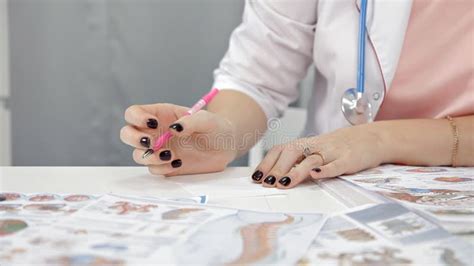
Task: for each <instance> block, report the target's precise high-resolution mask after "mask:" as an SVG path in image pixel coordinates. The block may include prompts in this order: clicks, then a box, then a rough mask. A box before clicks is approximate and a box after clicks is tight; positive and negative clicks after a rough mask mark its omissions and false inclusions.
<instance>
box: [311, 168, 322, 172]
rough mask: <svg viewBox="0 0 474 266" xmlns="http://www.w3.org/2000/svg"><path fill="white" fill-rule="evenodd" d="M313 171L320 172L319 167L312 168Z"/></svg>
mask: <svg viewBox="0 0 474 266" xmlns="http://www.w3.org/2000/svg"><path fill="white" fill-rule="evenodd" d="M313 171H315V172H316V173H320V172H321V168H319V167H316V168H313Z"/></svg>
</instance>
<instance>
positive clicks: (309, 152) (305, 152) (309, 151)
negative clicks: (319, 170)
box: [303, 147, 326, 165]
mask: <svg viewBox="0 0 474 266" xmlns="http://www.w3.org/2000/svg"><path fill="white" fill-rule="evenodd" d="M311 155H318V156H319V157H321V161H322V164H321V165H325V164H326V160H325V158H324V155H323V154H322V153H321V152H319V151H315V152H311V150H310V149H309V148H308V147H306V148H304V149H303V156H304V158H306V157H309V156H311Z"/></svg>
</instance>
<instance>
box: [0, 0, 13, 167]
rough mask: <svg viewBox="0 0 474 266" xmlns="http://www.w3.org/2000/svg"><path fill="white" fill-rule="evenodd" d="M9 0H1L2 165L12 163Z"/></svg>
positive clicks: (0, 112) (0, 157) (0, 89)
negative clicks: (9, 99) (8, 107)
mask: <svg viewBox="0 0 474 266" xmlns="http://www.w3.org/2000/svg"><path fill="white" fill-rule="evenodd" d="M8 42H9V39H8V17H7V0H0V166H4V165H10V164H11V148H10V147H11V146H10V110H8V109H7V104H6V101H7V99H8V97H9V96H10V80H9V53H8V51H9V48H8Z"/></svg>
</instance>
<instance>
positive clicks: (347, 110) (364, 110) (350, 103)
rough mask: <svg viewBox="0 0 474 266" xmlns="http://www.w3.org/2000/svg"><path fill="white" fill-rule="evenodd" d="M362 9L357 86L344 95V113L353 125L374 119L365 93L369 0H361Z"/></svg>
mask: <svg viewBox="0 0 474 266" xmlns="http://www.w3.org/2000/svg"><path fill="white" fill-rule="evenodd" d="M360 9H361V10H360V17H359V51H358V62H357V88H355V89H354V88H350V89H347V90H346V91H345V92H344V94H343V95H342V113H343V114H344V116H345V117H346V119H347V121H349V123H351V124H352V125H360V124H365V123H369V122H372V121H373V120H374V119H373V112H372V105H371V104H370V101H369V99H368V97H367V95H366V93H364V83H365V35H366V28H365V27H366V16H367V0H361V7H360Z"/></svg>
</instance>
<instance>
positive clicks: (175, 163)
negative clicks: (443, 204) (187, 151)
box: [171, 159, 183, 168]
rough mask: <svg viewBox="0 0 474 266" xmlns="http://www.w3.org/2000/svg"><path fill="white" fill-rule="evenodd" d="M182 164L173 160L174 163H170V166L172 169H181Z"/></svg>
mask: <svg viewBox="0 0 474 266" xmlns="http://www.w3.org/2000/svg"><path fill="white" fill-rule="evenodd" d="M182 164H183V162H182V161H181V160H180V159H178V160H174V161H172V162H171V166H172V167H173V168H178V167H181V165H182Z"/></svg>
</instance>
